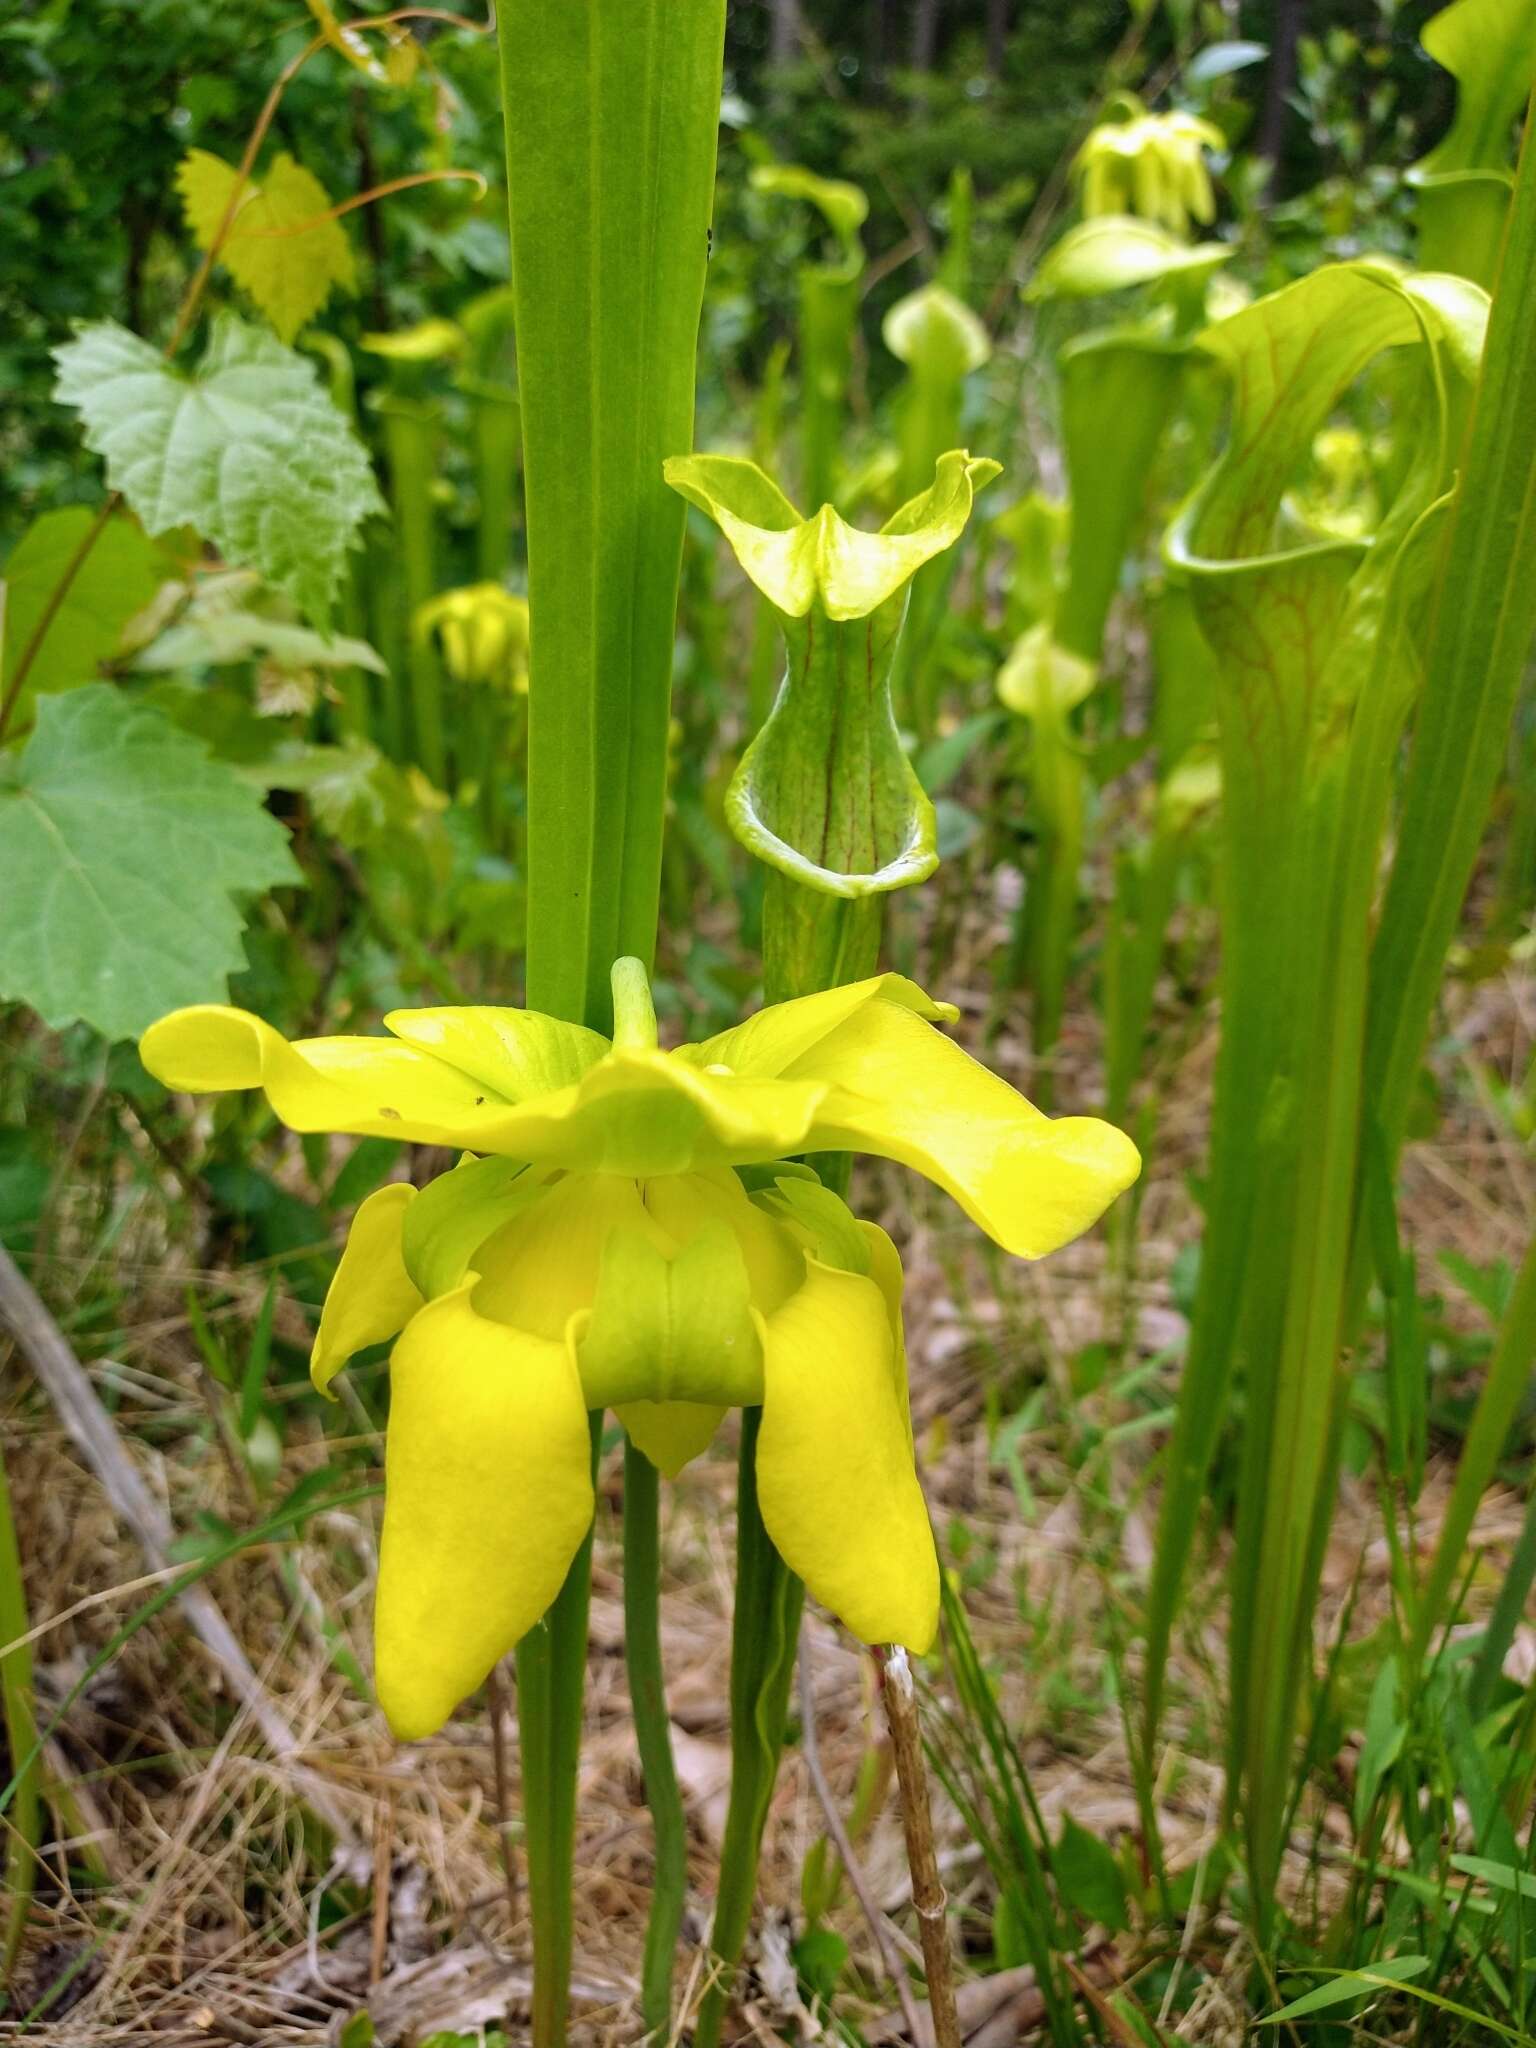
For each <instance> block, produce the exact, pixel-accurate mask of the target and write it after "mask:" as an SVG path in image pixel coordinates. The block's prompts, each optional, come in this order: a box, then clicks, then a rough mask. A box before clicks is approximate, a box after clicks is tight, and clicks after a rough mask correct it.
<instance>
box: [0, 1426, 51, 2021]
mask: <svg viewBox="0 0 1536 2048" xmlns="http://www.w3.org/2000/svg"><path fill="white" fill-rule="evenodd" d="M30 1625H31V1624H30V1622H29V1620H28V1616H27V1596H26V1589H25V1587H24V1586H23V1584H22V1578H21V1553H20V1551H19V1550H18V1549H17V1546H16V1523H15V1519H14V1517H13V1516H12V1514H11V1494H10V1487H9V1486H8V1484H7V1482H6V1476H5V1463H4V1460H3V1459H0V1643H11V1644H14V1645H15V1648H13V1649H11V1650H8V1651H7V1652H6V1653H5V1655H4V1656H0V1706H3V1709H4V1714H5V1737H6V1747H7V1749H8V1750H9V1752H10V1755H11V1758H12V1761H13V1765H14V1768H15V1774H16V1775H15V1778H14V1781H13V1782H14V1786H15V1791H14V1794H13V1797H12V1800H11V1810H10V1813H9V1815H8V1816H7V1819H6V1848H5V1895H6V1906H5V1918H4V1932H3V1935H0V1984H4V1983H9V1982H10V1976H11V1972H12V1970H13V1969H14V1968H15V1966H16V1958H17V1956H18V1954H19V1953H20V1951H21V1940H22V1936H23V1935H24V1934H25V1933H26V1929H27V1915H28V1913H29V1912H30V1911H31V1907H32V1892H33V1888H34V1886H35V1884H36V1882H37V1844H38V1840H39V1833H40V1825H41V1821H42V1801H41V1798H40V1796H39V1790H38V1788H39V1784H40V1780H41V1775H42V1757H41V1754H40V1751H41V1745H40V1743H39V1742H38V1739H37V1722H36V1718H35V1716H34V1714H33V1708H32V1650H31V1646H30V1645H29V1644H28V1643H27V1642H26V1641H25V1640H24V1638H25V1636H26V1633H27V1630H28V1628H29V1627H30Z"/></svg>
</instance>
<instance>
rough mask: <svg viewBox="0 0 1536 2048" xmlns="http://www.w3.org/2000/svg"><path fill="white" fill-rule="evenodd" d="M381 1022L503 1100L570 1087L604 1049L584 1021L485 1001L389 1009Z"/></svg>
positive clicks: (529, 1097)
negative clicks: (453, 1006) (433, 1007)
mask: <svg viewBox="0 0 1536 2048" xmlns="http://www.w3.org/2000/svg"><path fill="white" fill-rule="evenodd" d="M384 1022H385V1024H386V1025H387V1026H388V1027H389V1029H390V1030H391V1031H392V1032H393V1033H394V1034H395V1036H396V1038H403V1039H404V1040H405V1042H406V1044H407V1045H413V1046H415V1047H416V1049H417V1051H418V1052H425V1053H430V1054H431V1055H432V1057H433V1058H434V1059H437V1060H442V1061H443V1062H444V1064H445V1065H447V1066H450V1067H452V1068H454V1069H455V1070H456V1071H457V1072H458V1073H461V1074H467V1075H468V1076H469V1078H470V1079H471V1080H472V1081H480V1082H483V1083H484V1084H485V1086H486V1087H487V1088H490V1089H493V1090H494V1091H495V1094H496V1096H497V1098H498V1100H500V1101H502V1102H530V1101H532V1100H534V1099H535V1098H536V1097H537V1096H540V1095H552V1094H553V1093H554V1092H555V1090H556V1089H557V1088H568V1087H570V1086H571V1084H572V1083H573V1082H576V1081H579V1080H580V1079H581V1077H582V1075H583V1074H584V1073H586V1072H587V1070H588V1068H589V1067H595V1066H596V1065H597V1063H598V1061H599V1060H600V1059H601V1058H602V1057H603V1055H604V1053H606V1052H607V1050H608V1041H607V1039H606V1038H603V1037H601V1036H600V1035H599V1033H597V1032H596V1031H589V1030H588V1029H587V1028H586V1026H585V1025H584V1024H567V1023H564V1022H563V1021H562V1020H561V1019H560V1018H558V1017H545V1016H543V1015H542V1014H541V1013H540V1012H539V1011H537V1010H508V1009H499V1008H495V1007H493V1006H491V1005H489V1004H481V1003H472V1004H467V1005H465V1006H464V1007H463V1008H460V1009H437V1010H391V1011H390V1013H389V1015H388V1016H387V1017H386V1018H385V1019H384Z"/></svg>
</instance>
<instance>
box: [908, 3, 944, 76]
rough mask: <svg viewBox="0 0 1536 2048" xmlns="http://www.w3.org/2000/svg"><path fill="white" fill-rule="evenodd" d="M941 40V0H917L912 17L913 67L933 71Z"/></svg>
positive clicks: (915, 69)
mask: <svg viewBox="0 0 1536 2048" xmlns="http://www.w3.org/2000/svg"><path fill="white" fill-rule="evenodd" d="M938 41H939V0H917V11H916V13H915V14H914V15H913V17H912V69H913V70H914V71H931V70H932V69H933V59H934V53H935V51H936V50H937V48H938Z"/></svg>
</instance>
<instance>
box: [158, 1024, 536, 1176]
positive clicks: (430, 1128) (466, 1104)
mask: <svg viewBox="0 0 1536 2048" xmlns="http://www.w3.org/2000/svg"><path fill="white" fill-rule="evenodd" d="M139 1057H140V1059H142V1060H143V1062H144V1064H145V1066H146V1067H147V1068H148V1069H149V1071H150V1072H151V1073H152V1074H153V1075H154V1077H155V1079H156V1080H157V1081H163V1082H164V1084H165V1086H166V1087H167V1088H184V1089H188V1090H190V1091H192V1092H194V1093H205V1092H206V1093H221V1092H223V1091H225V1090H228V1089H232V1088H262V1089H265V1091H266V1096H267V1100H268V1101H269V1102H270V1103H271V1105H272V1107H273V1109H274V1110H275V1111H276V1112H277V1114H278V1115H279V1116H280V1117H281V1118H282V1120H283V1122H284V1123H285V1124H287V1125H288V1127H289V1129H290V1130H295V1131H345V1132H350V1133H352V1134H353V1135H355V1136H357V1137H367V1138H375V1137H376V1138H402V1139H406V1140H408V1141H410V1142H412V1143H418V1144H428V1145H432V1144H446V1145H451V1144H464V1145H468V1144H470V1142H471V1137H472V1134H474V1133H475V1132H477V1131H479V1130H488V1129H490V1128H491V1126H492V1125H493V1124H494V1122H495V1116H496V1111H495V1109H494V1108H493V1107H492V1103H493V1100H494V1098H493V1097H492V1096H491V1095H490V1093H489V1092H488V1091H487V1089H486V1088H485V1087H484V1086H483V1085H482V1084H480V1083H478V1082H476V1081H473V1080H471V1079H470V1078H469V1076H468V1075H467V1074H463V1073H460V1072H458V1071H457V1070H456V1069H454V1068H453V1067H450V1066H445V1065H444V1064H443V1063H442V1061H441V1060H436V1059H432V1058H430V1057H429V1056H428V1055H427V1054H426V1053H424V1052H418V1051H417V1050H416V1049H415V1048H414V1047H412V1046H409V1045H402V1044H401V1043H400V1042H399V1041H398V1039H394V1038H301V1039H298V1040H297V1041H296V1042H295V1043H294V1044H292V1045H290V1044H289V1043H288V1041H287V1040H286V1039H285V1038H284V1037H283V1036H282V1034H281V1033H280V1032H277V1031H274V1030H273V1029H272V1026H271V1025H270V1024H268V1023H266V1022H264V1021H263V1019H262V1018H260V1017H254V1016H252V1015H251V1013H250V1011H248V1010H235V1009H230V1008H228V1007H226V1006H225V1005H223V1004H221V1003H197V1004H194V1005H192V1006H191V1007H190V1008H188V1009H184V1010H173V1011H172V1012H171V1014H170V1015H169V1016H168V1017H162V1018H161V1019H160V1020H159V1022H158V1023H155V1024H151V1025H150V1027H149V1029H148V1030H147V1031H146V1032H145V1034H144V1036H143V1037H142V1038H141V1039H140V1041H139Z"/></svg>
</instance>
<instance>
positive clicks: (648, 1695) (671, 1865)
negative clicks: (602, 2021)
mask: <svg viewBox="0 0 1536 2048" xmlns="http://www.w3.org/2000/svg"><path fill="white" fill-rule="evenodd" d="M660 1491H661V1489H660V1484H659V1480H658V1477H657V1472H656V1467H655V1466H654V1465H653V1464H652V1463H651V1461H650V1459H649V1458H648V1457H646V1455H645V1453H644V1452H643V1451H639V1450H636V1448H635V1446H634V1445H633V1444H631V1443H626V1444H625V1446H624V1660H625V1665H626V1668H627V1670H628V1672H629V1699H630V1711H631V1712H632V1714H633V1716H634V1722H635V1740H636V1742H637V1743H638V1745H639V1749H640V1768H641V1771H642V1773H643V1774H644V1779H645V1803H646V1805H647V1806H648V1807H649V1808H650V1810H651V1825H652V1827H653V1828H654V1830H655V1835H656V1857H655V1869H654V1872H653V1874H652V1878H651V1917H650V1924H649V1926H648V1927H647V1929H646V1937H645V1961H644V1964H643V1966H642V1968H641V1973H640V2013H641V2017H642V2018H643V2020H644V2021H645V2025H646V2029H647V2031H648V2033H650V2034H651V2035H653V2036H655V2038H656V2039H657V2040H660V2041H664V2040H665V2039H666V2037H667V2030H668V2027H669V2026H670V2024H671V2018H672V1965H673V1961H674V1959H675V1957H676V1955H677V1950H678V1945H679V1942H680V1941H681V1938H682V1925H683V1907H684V1905H685V1904H686V1902H687V1897H688V1822H687V1817H686V1816H685V1814H684V1812H683V1800H682V1794H681V1792H680V1791H679V1790H678V1784H677V1771H676V1768H675V1766H674V1764H673V1761H672V1738H671V1730H670V1726H669V1723H668V1719H667V1698H666V1688H665V1682H664V1678H663V1673H662V1663H661V1626H660V1593H661V1542H660Z"/></svg>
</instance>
